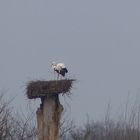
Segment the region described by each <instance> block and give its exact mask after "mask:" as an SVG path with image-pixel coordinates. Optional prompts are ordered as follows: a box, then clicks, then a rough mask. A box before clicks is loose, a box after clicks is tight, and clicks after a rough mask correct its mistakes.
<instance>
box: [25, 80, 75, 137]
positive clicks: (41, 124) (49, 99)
mask: <svg viewBox="0 0 140 140" xmlns="http://www.w3.org/2000/svg"><path fill="white" fill-rule="evenodd" d="M73 81H74V80H70V79H67V80H58V81H32V82H30V83H29V84H28V86H27V96H28V98H29V99H35V98H41V104H40V107H39V108H38V109H37V111H36V115H37V125H38V126H37V129H38V140H58V139H59V123H60V118H61V114H62V112H63V106H62V105H61V104H60V101H59V94H61V93H62V94H66V93H69V92H70V89H71V88H72V83H73Z"/></svg>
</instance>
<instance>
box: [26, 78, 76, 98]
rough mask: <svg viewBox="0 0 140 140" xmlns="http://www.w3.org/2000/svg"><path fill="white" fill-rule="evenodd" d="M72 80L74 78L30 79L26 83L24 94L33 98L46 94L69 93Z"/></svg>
mask: <svg viewBox="0 0 140 140" xmlns="http://www.w3.org/2000/svg"><path fill="white" fill-rule="evenodd" d="M74 81H75V80H74V79H65V80H53V81H40V80H38V81H31V82H29V83H28V84H27V90H26V95H27V97H28V98H29V99H35V98H41V97H45V96H47V95H48V94H61V93H62V94H67V93H70V90H71V88H72V85H73V82H74Z"/></svg>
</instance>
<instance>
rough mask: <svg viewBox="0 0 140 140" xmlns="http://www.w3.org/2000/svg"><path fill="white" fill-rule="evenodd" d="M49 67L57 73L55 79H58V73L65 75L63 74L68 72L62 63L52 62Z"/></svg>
mask: <svg viewBox="0 0 140 140" xmlns="http://www.w3.org/2000/svg"><path fill="white" fill-rule="evenodd" d="M51 67H52V69H53V70H54V73H55V72H56V73H57V80H58V79H59V75H61V76H63V77H65V74H66V73H68V69H67V68H66V66H65V64H64V63H56V62H52V65H51Z"/></svg>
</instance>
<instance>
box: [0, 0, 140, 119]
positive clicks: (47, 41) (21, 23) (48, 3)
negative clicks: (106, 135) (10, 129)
mask: <svg viewBox="0 0 140 140" xmlns="http://www.w3.org/2000/svg"><path fill="white" fill-rule="evenodd" d="M139 6H140V1H138V0H133V1H132V0H117V1H113V0H101V1H99V0H69V1H68V0H22V1H19V0H7V1H0V67H1V70H0V89H1V90H3V89H6V90H7V96H10V97H13V96H15V95H17V97H16V99H15V101H14V106H22V105H25V106H26V104H27V100H26V96H25V94H24V93H25V90H24V89H25V84H26V83H27V81H29V80H34V79H44V80H48V79H52V78H53V75H52V73H51V72H50V63H51V61H57V60H58V61H59V62H64V63H65V64H66V65H67V66H68V68H69V71H70V73H69V76H70V77H72V78H73V77H74V78H77V79H78V82H77V83H76V85H75V87H76V89H74V90H73V93H74V95H73V96H72V101H70V106H71V114H72V117H73V118H74V119H76V120H77V121H82V120H83V119H84V118H85V115H86V114H89V115H90V116H91V117H93V118H95V119H97V118H102V117H103V114H104V112H105V111H104V110H105V105H106V104H107V103H108V101H111V103H112V106H113V107H114V108H115V107H116V108H117V107H118V106H119V104H120V103H122V102H124V101H125V100H126V98H127V94H128V91H131V93H132V94H133V93H134V96H135V93H136V92H137V90H138V89H139V88H140V74H139V73H140V61H139V60H140V8H139ZM62 100H64V99H63V98H62ZM62 102H65V101H62ZM21 104H22V105H21Z"/></svg>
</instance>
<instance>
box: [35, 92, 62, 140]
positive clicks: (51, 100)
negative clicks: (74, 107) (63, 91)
mask: <svg viewBox="0 0 140 140" xmlns="http://www.w3.org/2000/svg"><path fill="white" fill-rule="evenodd" d="M62 111H63V106H62V105H61V104H60V101H59V95H58V94H55V95H47V96H46V97H44V98H43V100H42V107H40V109H38V111H37V122H38V132H39V134H38V140H58V139H59V123H60V118H61V114H62Z"/></svg>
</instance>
